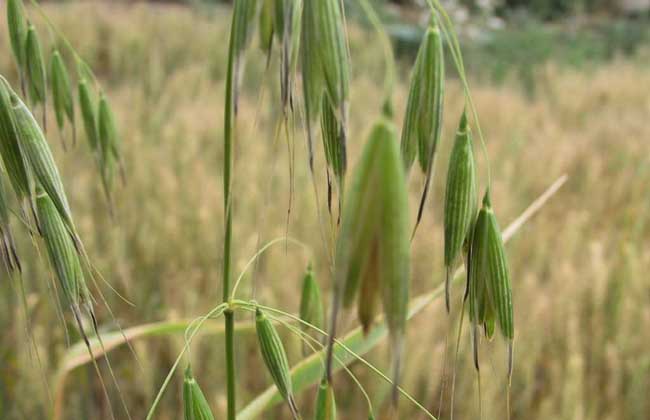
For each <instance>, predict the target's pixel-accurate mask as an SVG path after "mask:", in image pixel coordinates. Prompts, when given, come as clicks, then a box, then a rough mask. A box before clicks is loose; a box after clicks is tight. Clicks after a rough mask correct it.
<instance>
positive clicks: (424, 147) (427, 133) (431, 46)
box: [417, 22, 445, 173]
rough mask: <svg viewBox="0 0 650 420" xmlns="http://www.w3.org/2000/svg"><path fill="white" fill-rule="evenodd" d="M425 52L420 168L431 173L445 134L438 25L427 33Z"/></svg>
mask: <svg viewBox="0 0 650 420" xmlns="http://www.w3.org/2000/svg"><path fill="white" fill-rule="evenodd" d="M423 48H424V50H425V51H424V56H423V57H422V62H421V63H420V65H421V69H420V71H421V73H420V77H421V78H422V82H421V83H422V84H421V93H420V101H419V102H420V106H419V113H418V119H417V124H418V157H419V162H420V168H421V169H422V171H423V172H424V173H428V171H429V168H430V166H431V165H433V157H434V155H435V152H436V149H437V146H438V142H439V140H440V134H441V132H442V111H443V99H444V78H445V67H444V53H443V48H442V37H441V36H440V30H439V29H438V26H437V25H436V24H435V22H434V24H433V25H432V26H431V27H430V28H429V29H428V30H427V33H426V35H425V42H424V45H423Z"/></svg>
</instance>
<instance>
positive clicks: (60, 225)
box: [36, 189, 92, 311]
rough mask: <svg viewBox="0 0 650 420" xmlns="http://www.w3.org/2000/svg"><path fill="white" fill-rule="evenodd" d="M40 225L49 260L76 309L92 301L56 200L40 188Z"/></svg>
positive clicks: (37, 204)
mask: <svg viewBox="0 0 650 420" xmlns="http://www.w3.org/2000/svg"><path fill="white" fill-rule="evenodd" d="M36 206H37V210H38V219H39V226H40V230H41V235H42V237H43V240H44V242H45V247H46V249H47V254H48V256H49V260H50V263H51V264H52V267H53V268H54V273H55V274H56V278H57V280H58V281H59V285H60V286H61V290H63V295H64V297H65V298H66V300H67V302H68V304H69V305H70V307H71V308H73V310H75V311H78V310H79V308H82V307H86V308H89V307H90V306H91V305H92V298H91V297H90V291H89V290H88V287H87V285H86V281H85V279H84V274H83V270H82V267H81V262H80V260H79V255H78V253H77V250H76V248H75V245H74V243H73V241H72V238H71V237H70V234H69V233H68V228H67V226H66V224H65V222H64V221H63V219H62V218H61V216H60V214H59V211H58V209H57V208H56V206H55V205H54V202H53V201H52V200H51V199H50V197H49V196H48V195H47V193H46V192H45V191H43V190H42V189H39V190H38V192H37V197H36Z"/></svg>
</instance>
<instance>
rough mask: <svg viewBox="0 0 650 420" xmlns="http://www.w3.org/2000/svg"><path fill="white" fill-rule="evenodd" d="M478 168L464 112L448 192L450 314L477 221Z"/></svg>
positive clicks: (447, 288)
mask: <svg viewBox="0 0 650 420" xmlns="http://www.w3.org/2000/svg"><path fill="white" fill-rule="evenodd" d="M476 194H477V191H476V167H475V162H474V153H473V151H472V135H471V130H470V128H469V125H468V123H467V116H466V114H465V113H464V112H463V115H462V117H461V120H460V124H459V127H458V131H457V133H456V139H455V141H454V146H453V149H452V151H451V156H450V158H449V168H448V170H447V187H446V191H445V207H444V226H445V268H446V279H445V304H446V307H447V312H449V310H450V306H451V303H450V284H449V283H450V278H451V272H452V270H453V269H454V263H455V262H456V261H457V259H458V257H459V256H460V255H461V251H462V248H463V244H464V243H465V242H466V241H467V240H468V237H469V235H470V232H471V229H472V223H473V221H474V219H475V217H476V211H477V209H476V207H477V198H476Z"/></svg>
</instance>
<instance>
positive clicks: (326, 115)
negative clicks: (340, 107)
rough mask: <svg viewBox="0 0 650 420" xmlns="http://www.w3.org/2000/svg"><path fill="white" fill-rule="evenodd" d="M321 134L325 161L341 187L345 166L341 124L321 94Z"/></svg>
mask: <svg viewBox="0 0 650 420" xmlns="http://www.w3.org/2000/svg"><path fill="white" fill-rule="evenodd" d="M321 135H322V138H323V148H324V149H325V161H326V162H327V165H328V167H329V168H330V169H331V170H332V172H333V173H334V175H335V176H336V180H337V182H338V183H339V187H340V188H342V184H343V178H344V177H345V171H346V168H347V156H346V150H345V144H344V141H345V140H344V137H343V135H344V133H343V126H342V125H341V122H340V120H339V119H338V117H337V115H336V111H335V109H334V107H333V105H332V103H331V100H330V99H329V96H327V95H323V104H322V108H321Z"/></svg>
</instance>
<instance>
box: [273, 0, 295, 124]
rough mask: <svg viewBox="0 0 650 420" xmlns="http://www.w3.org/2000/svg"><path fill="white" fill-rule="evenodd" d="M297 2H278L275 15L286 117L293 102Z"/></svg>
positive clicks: (283, 105) (281, 91)
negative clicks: (292, 67)
mask: <svg viewBox="0 0 650 420" xmlns="http://www.w3.org/2000/svg"><path fill="white" fill-rule="evenodd" d="M295 4H297V1H296V0H276V3H275V14H276V25H275V27H276V28H277V31H278V32H277V34H278V36H280V38H281V45H282V54H281V64H280V96H281V100H282V110H283V112H284V113H285V115H286V114H287V113H288V112H289V111H290V109H289V107H290V105H291V102H292V98H291V96H292V90H293V80H292V73H291V56H292V47H293V42H292V38H293V30H294V27H293V23H294V10H295Z"/></svg>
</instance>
